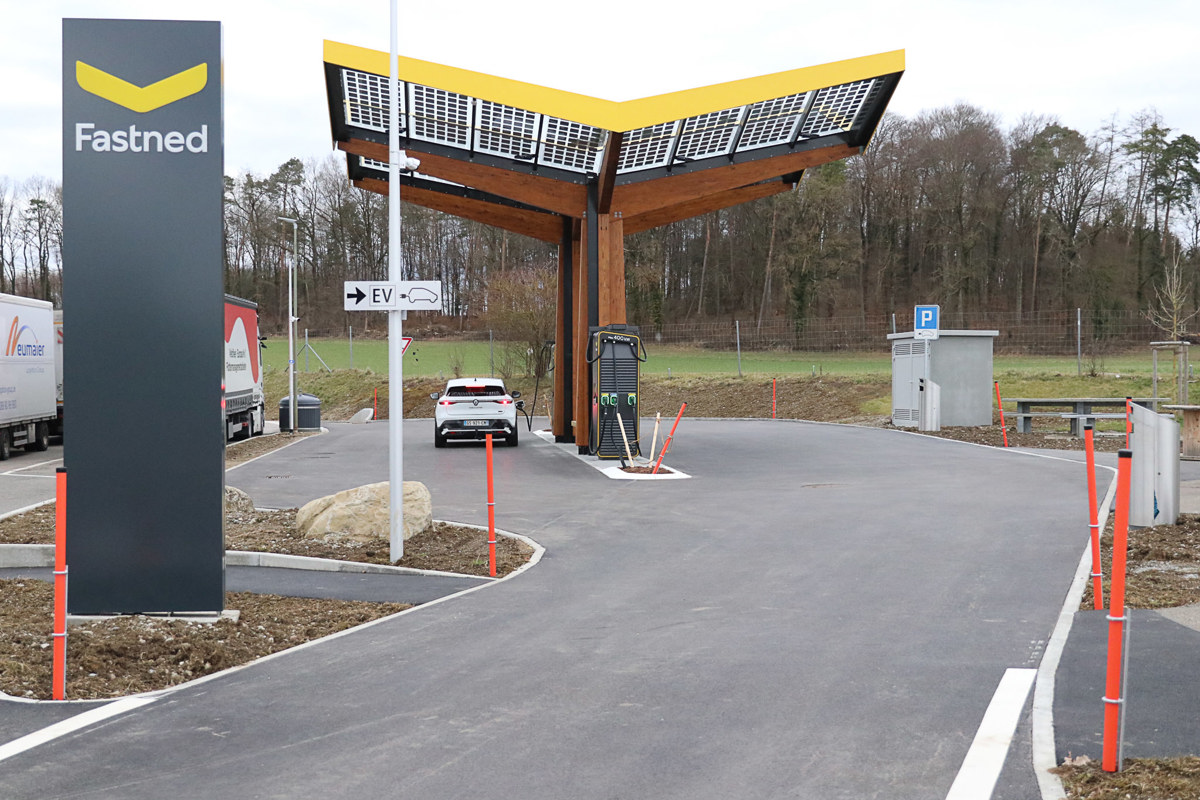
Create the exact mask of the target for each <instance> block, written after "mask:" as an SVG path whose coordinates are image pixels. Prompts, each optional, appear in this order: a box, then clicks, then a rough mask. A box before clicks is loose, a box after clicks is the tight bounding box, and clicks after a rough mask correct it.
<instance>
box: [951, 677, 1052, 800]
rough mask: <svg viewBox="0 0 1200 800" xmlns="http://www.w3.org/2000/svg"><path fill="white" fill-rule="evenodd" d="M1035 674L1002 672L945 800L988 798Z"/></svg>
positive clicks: (981, 799) (998, 775) (994, 786)
mask: <svg viewBox="0 0 1200 800" xmlns="http://www.w3.org/2000/svg"><path fill="white" fill-rule="evenodd" d="M1036 675H1037V670H1036V669H1008V670H1005V672H1004V677H1003V678H1001V679H1000V685H999V686H997V687H996V693H995V694H993V695H992V702H991V703H989V704H988V708H987V711H986V712H984V715H983V722H981V723H979V730H978V731H976V732H975V740H974V741H973V742H971V749H970V750H968V751H967V756H966V758H964V759H963V763H962V767H960V768H959V770H958V776H957V777H955V779H954V783H953V784H952V785H951V786H950V791H949V792H948V793H947V794H946V800H988V798H990V797H991V796H992V791H993V790H995V788H996V781H997V780H999V778H1000V770H1001V769H1003V767H1004V759H1005V758H1006V757H1007V756H1008V746H1009V745H1010V744H1011V743H1012V738H1013V734H1014V733H1015V732H1016V730H1017V722H1018V721H1020V719H1021V710H1022V709H1023V708H1025V698H1027V697H1028V696H1029V688H1030V687H1031V686H1033V679H1034V677H1035V676H1036Z"/></svg>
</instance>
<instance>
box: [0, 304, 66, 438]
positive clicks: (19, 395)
mask: <svg viewBox="0 0 1200 800" xmlns="http://www.w3.org/2000/svg"><path fill="white" fill-rule="evenodd" d="M4 332H7V334H8V336H7V338H6V339H5V344H4V350H3V351H2V352H0V461H5V460H7V459H8V458H9V456H11V455H12V449H13V447H24V448H25V449H26V450H45V449H46V448H47V447H49V446H50V431H51V427H52V426H57V424H58V402H57V399H56V395H57V385H58V378H57V370H56V369H55V363H54V360H55V344H54V339H55V330H54V306H53V305H51V304H50V303H47V302H46V301H44V300H33V299H30V298H27V297H17V296H15V295H9V294H0V334H3V333H4Z"/></svg>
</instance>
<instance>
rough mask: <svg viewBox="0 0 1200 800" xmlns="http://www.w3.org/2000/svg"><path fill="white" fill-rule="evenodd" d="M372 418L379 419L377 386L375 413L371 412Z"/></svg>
mask: <svg viewBox="0 0 1200 800" xmlns="http://www.w3.org/2000/svg"><path fill="white" fill-rule="evenodd" d="M371 419H379V387H378V386H376V387H375V413H373V414H371Z"/></svg>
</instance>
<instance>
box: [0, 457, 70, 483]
mask: <svg viewBox="0 0 1200 800" xmlns="http://www.w3.org/2000/svg"><path fill="white" fill-rule="evenodd" d="M61 463H62V459H61V458H52V459H50V460H49V461H39V462H37V463H36V464H22V465H20V466H19V467H17V468H16V469H10V470H8V471H7V472H4V473H0V474H4V475H21V473H22V472H25V471H27V470H31V469H37V468H38V467H44V466H47V465H48V464H61ZM22 477H26V478H53V477H54V476H53V475H23V476H22Z"/></svg>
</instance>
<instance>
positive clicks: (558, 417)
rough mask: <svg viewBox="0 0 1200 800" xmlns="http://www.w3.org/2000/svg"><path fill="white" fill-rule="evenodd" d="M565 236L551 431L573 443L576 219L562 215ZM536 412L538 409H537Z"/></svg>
mask: <svg viewBox="0 0 1200 800" xmlns="http://www.w3.org/2000/svg"><path fill="white" fill-rule="evenodd" d="M561 222H562V237H561V239H560V241H559V244H558V313H557V314H556V318H555V323H554V341H555V347H554V406H553V408H552V409H551V413H552V414H553V415H554V419H552V420H551V423H550V425H551V433H553V434H554V441H556V442H570V441H573V440H574V438H575V436H574V433H573V432H572V431H571V419H572V410H573V406H574V403H573V398H574V396H575V338H576V337H575V328H574V316H575V315H574V313H573V312H574V310H575V296H574V284H575V268H574V264H573V262H572V254H573V250H574V247H573V241H574V240H573V237H572V229H573V227H574V220H572V219H571V218H570V217H562V218H561ZM534 413H537V410H536V409H534Z"/></svg>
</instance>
